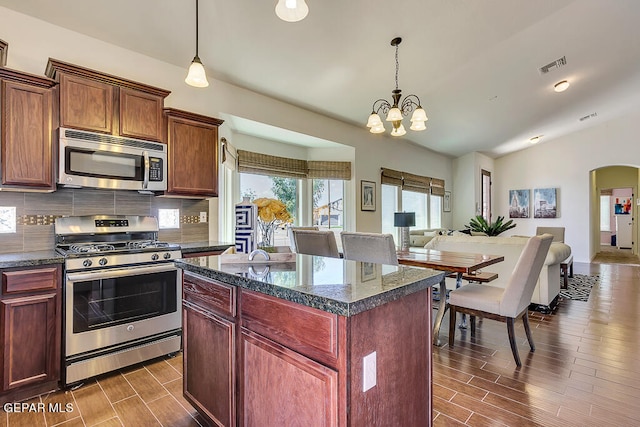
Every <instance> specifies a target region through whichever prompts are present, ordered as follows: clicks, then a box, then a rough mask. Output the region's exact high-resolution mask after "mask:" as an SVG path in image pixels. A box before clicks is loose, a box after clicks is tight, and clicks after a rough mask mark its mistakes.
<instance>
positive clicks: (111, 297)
mask: <svg viewBox="0 0 640 427" xmlns="http://www.w3.org/2000/svg"><path fill="white" fill-rule="evenodd" d="M176 281H177V275H176V272H175V271H166V272H158V273H149V274H144V275H137V276H125V277H118V278H113V279H98V280H90V281H79V282H74V283H73V332H74V333H80V332H86V331H92V330H96V329H100V328H107V327H110V326H116V325H121V324H124V323H130V322H133V321H136V320H143V319H148V318H152V317H157V316H161V315H163V314H168V313H173V312H175V311H176V310H177V295H176V292H177V286H176Z"/></svg>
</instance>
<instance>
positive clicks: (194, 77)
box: [184, 0, 209, 87]
mask: <svg viewBox="0 0 640 427" xmlns="http://www.w3.org/2000/svg"><path fill="white" fill-rule="evenodd" d="M184 81H185V83H186V84H188V85H189V86H194V87H207V86H209V82H208V81H207V74H206V73H205V71H204V66H203V65H202V62H201V61H200V57H199V56H198V0H196V56H194V57H193V61H191V65H190V66H189V73H188V74H187V77H186V78H185V79H184Z"/></svg>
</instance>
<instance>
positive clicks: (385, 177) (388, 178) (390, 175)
mask: <svg viewBox="0 0 640 427" xmlns="http://www.w3.org/2000/svg"><path fill="white" fill-rule="evenodd" d="M380 183H381V184H386V185H395V186H396V187H402V172H400V171H394V170H393V169H386V168H382V176H381V177H380Z"/></svg>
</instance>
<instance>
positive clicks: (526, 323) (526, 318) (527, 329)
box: [522, 310, 536, 353]
mask: <svg viewBox="0 0 640 427" xmlns="http://www.w3.org/2000/svg"><path fill="white" fill-rule="evenodd" d="M522 323H524V331H525V332H526V333H527V341H529V347H531V352H532V353H533V352H534V351H536V345H535V344H534V343H533V337H532V336H531V328H530V327H529V312H528V311H527V310H525V312H524V314H523V315H522Z"/></svg>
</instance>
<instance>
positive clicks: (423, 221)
mask: <svg viewBox="0 0 640 427" xmlns="http://www.w3.org/2000/svg"><path fill="white" fill-rule="evenodd" d="M401 209H402V212H415V213H416V225H415V226H416V228H429V221H428V217H427V194H425V193H416V192H414V191H402V207H401Z"/></svg>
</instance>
